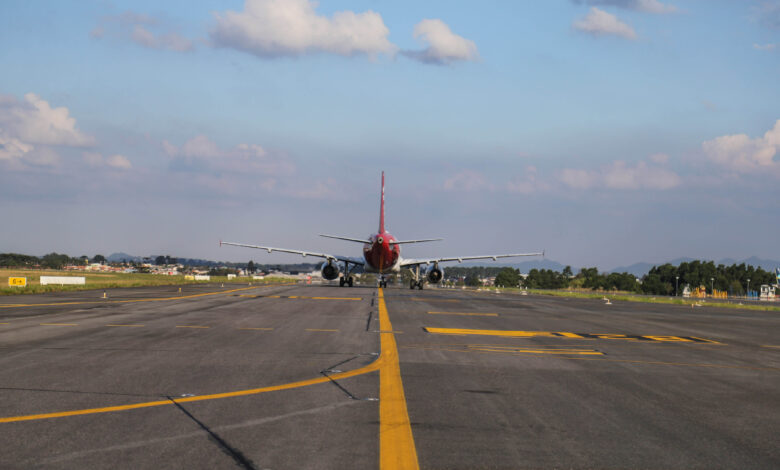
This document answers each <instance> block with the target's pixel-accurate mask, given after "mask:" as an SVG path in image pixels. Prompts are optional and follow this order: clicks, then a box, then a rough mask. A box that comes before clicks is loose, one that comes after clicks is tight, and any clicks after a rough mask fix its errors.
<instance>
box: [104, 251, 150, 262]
mask: <svg viewBox="0 0 780 470" xmlns="http://www.w3.org/2000/svg"><path fill="white" fill-rule="evenodd" d="M106 260H107V261H108V262H109V263H121V262H122V261H136V262H140V261H143V258H142V257H140V256H133V255H128V254H127V253H122V252H119V253H112V254H110V255H108V256H106Z"/></svg>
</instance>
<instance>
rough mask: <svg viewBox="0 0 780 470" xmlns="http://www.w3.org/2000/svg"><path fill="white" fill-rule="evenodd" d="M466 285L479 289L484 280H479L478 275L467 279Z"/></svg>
mask: <svg viewBox="0 0 780 470" xmlns="http://www.w3.org/2000/svg"><path fill="white" fill-rule="evenodd" d="M466 285H467V286H471V287H478V286H481V285H482V279H480V278H479V276H477V275H476V274H473V275H471V276H470V277H467V278H466Z"/></svg>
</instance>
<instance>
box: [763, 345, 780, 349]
mask: <svg viewBox="0 0 780 470" xmlns="http://www.w3.org/2000/svg"><path fill="white" fill-rule="evenodd" d="M761 347H762V348H777V349H780V346H775V345H774V344H762V345H761Z"/></svg>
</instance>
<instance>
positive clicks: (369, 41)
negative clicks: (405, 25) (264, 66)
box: [211, 0, 396, 58]
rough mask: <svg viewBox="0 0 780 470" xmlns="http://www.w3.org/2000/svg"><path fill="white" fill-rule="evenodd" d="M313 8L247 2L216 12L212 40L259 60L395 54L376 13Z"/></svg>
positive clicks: (305, 0)
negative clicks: (329, 12) (236, 8)
mask: <svg viewBox="0 0 780 470" xmlns="http://www.w3.org/2000/svg"><path fill="white" fill-rule="evenodd" d="M316 6H317V4H316V3H315V2H312V1H309V0H246V2H245V3H244V10H243V11H240V12H236V11H225V12H223V13H217V14H215V16H216V26H215V28H214V29H213V30H212V31H211V39H212V41H213V42H214V44H215V45H216V46H219V47H227V48H232V49H237V50H240V51H243V52H247V53H249V54H253V55H255V56H258V57H263V58H271V57H282V56H300V55H304V54H311V53H331V54H338V55H342V56H353V55H358V54H366V55H369V56H375V55H376V54H382V53H383V54H394V53H395V51H396V47H395V46H394V45H393V44H392V43H390V41H388V39H387V36H388V34H389V33H390V31H389V30H388V29H387V27H386V26H385V24H384V21H383V20H382V17H381V16H380V15H379V14H378V13H375V12H373V11H367V12H364V13H355V12H352V11H340V12H337V13H334V14H333V16H332V17H330V18H328V17H325V16H322V15H318V14H317V12H316V11H315V9H316Z"/></svg>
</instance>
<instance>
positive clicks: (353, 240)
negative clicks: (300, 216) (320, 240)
mask: <svg viewBox="0 0 780 470" xmlns="http://www.w3.org/2000/svg"><path fill="white" fill-rule="evenodd" d="M320 236H321V237H325V238H335V239H336V240H346V241H348V242H355V243H371V240H368V239H365V238H351V237H339V236H338V235H325V234H324V233H321V234H320Z"/></svg>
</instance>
